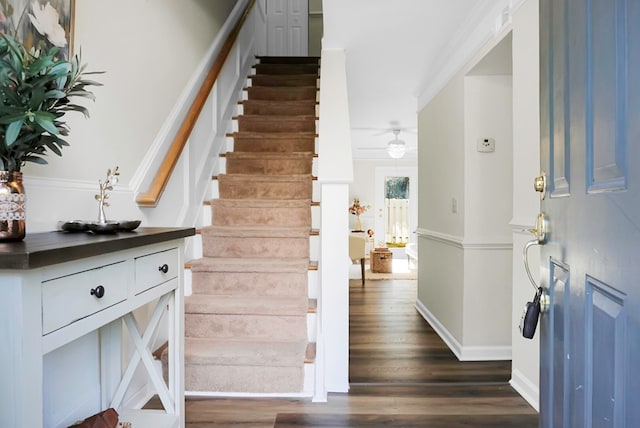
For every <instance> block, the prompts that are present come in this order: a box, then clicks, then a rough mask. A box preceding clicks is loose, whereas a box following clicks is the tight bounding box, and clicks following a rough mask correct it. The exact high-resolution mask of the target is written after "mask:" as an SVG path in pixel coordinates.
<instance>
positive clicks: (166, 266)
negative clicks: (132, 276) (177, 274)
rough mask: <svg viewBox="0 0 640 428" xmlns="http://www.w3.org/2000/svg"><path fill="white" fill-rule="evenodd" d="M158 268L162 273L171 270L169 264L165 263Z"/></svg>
mask: <svg viewBox="0 0 640 428" xmlns="http://www.w3.org/2000/svg"><path fill="white" fill-rule="evenodd" d="M158 270H159V271H160V272H162V273H167V272H169V265H168V264H166V263H165V264H163V265H162V266H160V267H159V268H158Z"/></svg>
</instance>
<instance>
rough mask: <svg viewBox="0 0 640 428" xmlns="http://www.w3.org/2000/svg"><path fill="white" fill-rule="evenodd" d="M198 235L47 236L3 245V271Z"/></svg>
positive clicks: (164, 231)
mask: <svg viewBox="0 0 640 428" xmlns="http://www.w3.org/2000/svg"><path fill="white" fill-rule="evenodd" d="M194 234H195V229H194V228H170V227H143V228H138V229H136V230H134V231H132V232H118V233H113V234H94V233H93V232H43V233H34V234H27V236H26V237H25V239H24V240H23V241H20V242H7V243H0V269H34V268H39V267H43V266H49V265H54V264H58V263H64V262H69V261H73V260H78V259H82V258H86V257H91V256H97V255H101V254H106V253H111V252H115V251H121V250H127V249H130V248H135V247H141V246H143V245H150V244H156V243H159V242H164V241H170V240H173V239H180V238H185V237H188V236H192V235H194Z"/></svg>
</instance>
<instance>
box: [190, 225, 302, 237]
mask: <svg viewBox="0 0 640 428" xmlns="http://www.w3.org/2000/svg"><path fill="white" fill-rule="evenodd" d="M310 233H311V227H306V226H297V227H286V226H283V227H274V226H271V227H269V226H250V227H236V226H216V225H212V226H207V227H204V228H202V235H203V236H204V235H207V236H225V237H233V238H246V237H248V238H309V235H310Z"/></svg>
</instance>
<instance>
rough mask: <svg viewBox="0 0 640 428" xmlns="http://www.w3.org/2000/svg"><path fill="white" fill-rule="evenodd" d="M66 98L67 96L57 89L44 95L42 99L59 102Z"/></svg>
mask: <svg viewBox="0 0 640 428" xmlns="http://www.w3.org/2000/svg"><path fill="white" fill-rule="evenodd" d="M66 96H67V94H65V93H64V92H62V91H61V90H59V89H54V90H51V91H47V92H45V93H44V97H45V98H47V99H51V98H53V99H56V100H59V99H61V98H64V97H66Z"/></svg>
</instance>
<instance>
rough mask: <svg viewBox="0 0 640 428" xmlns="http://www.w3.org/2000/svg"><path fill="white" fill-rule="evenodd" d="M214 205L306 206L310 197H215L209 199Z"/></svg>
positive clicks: (240, 206) (309, 204)
mask: <svg viewBox="0 0 640 428" xmlns="http://www.w3.org/2000/svg"><path fill="white" fill-rule="evenodd" d="M211 204H212V205H213V206H214V207H217V206H225V207H229V208H237V209H252V208H274V207H276V208H308V207H310V206H311V199H266V200H265V199H215V200H213V201H211Z"/></svg>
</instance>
